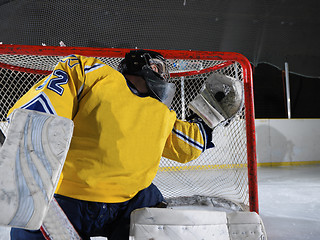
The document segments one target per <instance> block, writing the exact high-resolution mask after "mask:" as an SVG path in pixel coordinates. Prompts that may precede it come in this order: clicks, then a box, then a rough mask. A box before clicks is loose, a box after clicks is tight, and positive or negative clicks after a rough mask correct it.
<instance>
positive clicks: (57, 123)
mask: <svg viewBox="0 0 320 240" xmlns="http://www.w3.org/2000/svg"><path fill="white" fill-rule="evenodd" d="M72 133H73V122H72V121H71V120H70V119H67V118H63V117H59V116H55V115H51V114H46V113H41V112H37V111H31V110H25V109H17V110H15V111H14V112H13V113H12V115H11V117H10V125H9V130H8V134H7V138H6V140H5V142H4V144H3V146H2V147H1V149H0V209H1V216H0V224H1V225H6V226H12V227H18V228H26V229H30V230H37V229H39V228H40V226H41V224H42V221H43V219H44V217H45V215H46V213H47V211H48V206H49V203H50V201H51V199H52V198H53V194H54V191H55V188H56V187H57V184H58V181H59V177H60V173H61V170H62V167H63V165H64V161H65V158H66V156H67V152H68V149H69V145H70V142H71V138H72Z"/></svg>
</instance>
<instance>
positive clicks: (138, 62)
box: [118, 50, 176, 107]
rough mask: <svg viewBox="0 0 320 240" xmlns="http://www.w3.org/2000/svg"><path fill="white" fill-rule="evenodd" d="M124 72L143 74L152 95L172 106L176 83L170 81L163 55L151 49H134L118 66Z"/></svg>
mask: <svg viewBox="0 0 320 240" xmlns="http://www.w3.org/2000/svg"><path fill="white" fill-rule="evenodd" d="M118 71H119V72H121V73H122V74H131V75H136V76H141V77H142V78H143V79H144V80H145V81H146V84H147V87H148V91H149V94H150V96H151V97H153V98H156V99H158V100H159V101H160V102H163V103H164V104H166V105H167V106H168V107H170V105H171V102H172V100H173V97H174V94H175V90H176V87H175V84H174V83H169V82H168V81H167V80H168V79H169V77H170V74H169V71H168V68H167V65H166V63H165V59H164V58H163V56H162V55H161V54H160V53H158V52H154V51H149V50H132V51H130V52H129V53H127V54H126V55H125V59H124V60H122V61H121V63H120V64H119V66H118Z"/></svg>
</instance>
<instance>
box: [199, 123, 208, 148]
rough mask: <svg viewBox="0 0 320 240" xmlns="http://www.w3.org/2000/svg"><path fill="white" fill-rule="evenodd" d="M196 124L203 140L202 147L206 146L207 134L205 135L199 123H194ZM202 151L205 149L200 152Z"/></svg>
mask: <svg viewBox="0 0 320 240" xmlns="http://www.w3.org/2000/svg"><path fill="white" fill-rule="evenodd" d="M196 124H197V126H198V127H199V130H200V133H201V136H202V138H203V142H204V144H203V145H204V146H207V141H208V136H207V133H206V131H205V129H204V127H203V125H202V124H200V123H196ZM204 150H205V147H204V148H203V149H202V151H204Z"/></svg>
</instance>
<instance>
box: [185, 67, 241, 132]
mask: <svg viewBox="0 0 320 240" xmlns="http://www.w3.org/2000/svg"><path fill="white" fill-rule="evenodd" d="M243 103H244V93H243V84H242V82H241V81H239V80H237V79H235V78H232V77H229V76H225V75H222V74H218V73H213V74H212V75H211V76H210V77H209V78H208V79H207V81H206V83H205V85H204V87H203V89H202V90H201V92H200V94H198V95H197V96H196V97H195V99H194V100H193V101H191V102H190V103H189V105H188V107H189V108H190V109H191V110H192V111H193V112H194V113H196V114H197V115H198V116H199V117H201V118H202V119H203V120H204V121H205V123H206V124H207V125H208V126H209V127H210V128H212V129H213V128H215V127H216V126H217V125H218V124H220V123H221V122H226V121H227V120H229V119H231V118H233V117H234V116H236V114H237V113H239V111H240V110H241V109H242V107H243Z"/></svg>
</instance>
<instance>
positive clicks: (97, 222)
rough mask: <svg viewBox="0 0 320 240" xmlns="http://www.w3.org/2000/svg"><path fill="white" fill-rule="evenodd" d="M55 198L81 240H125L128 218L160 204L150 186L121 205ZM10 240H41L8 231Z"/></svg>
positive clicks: (157, 193) (30, 233)
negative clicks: (97, 239) (92, 239)
mask: <svg viewBox="0 0 320 240" xmlns="http://www.w3.org/2000/svg"><path fill="white" fill-rule="evenodd" d="M55 198H56V200H57V202H58V203H59V205H60V206H61V208H62V209H63V211H64V212H65V213H66V215H67V216H68V218H69V220H70V222H71V223H72V224H73V226H74V227H75V229H76V230H77V232H78V233H79V235H80V236H81V237H82V239H83V240H88V239H90V237H94V236H104V237H107V238H108V240H116V239H117V240H122V239H123V240H128V239H129V226H130V214H131V212H132V211H133V210H135V209H138V208H143V207H154V206H156V205H158V204H160V203H161V202H163V201H164V198H163V196H162V194H161V193H160V191H159V190H158V188H157V187H156V186H155V185H153V184H151V185H150V186H149V187H148V188H146V189H144V190H142V191H140V192H139V193H138V194H137V195H136V196H135V197H134V198H132V199H131V200H129V201H126V202H123V203H98V202H88V201H82V200H77V199H73V198H69V197H65V196H61V195H55ZM10 235H11V240H38V239H39V240H40V239H41V240H43V239H44V237H43V236H42V233H41V232H40V230H38V231H28V230H24V229H19V228H12V229H11V233H10Z"/></svg>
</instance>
